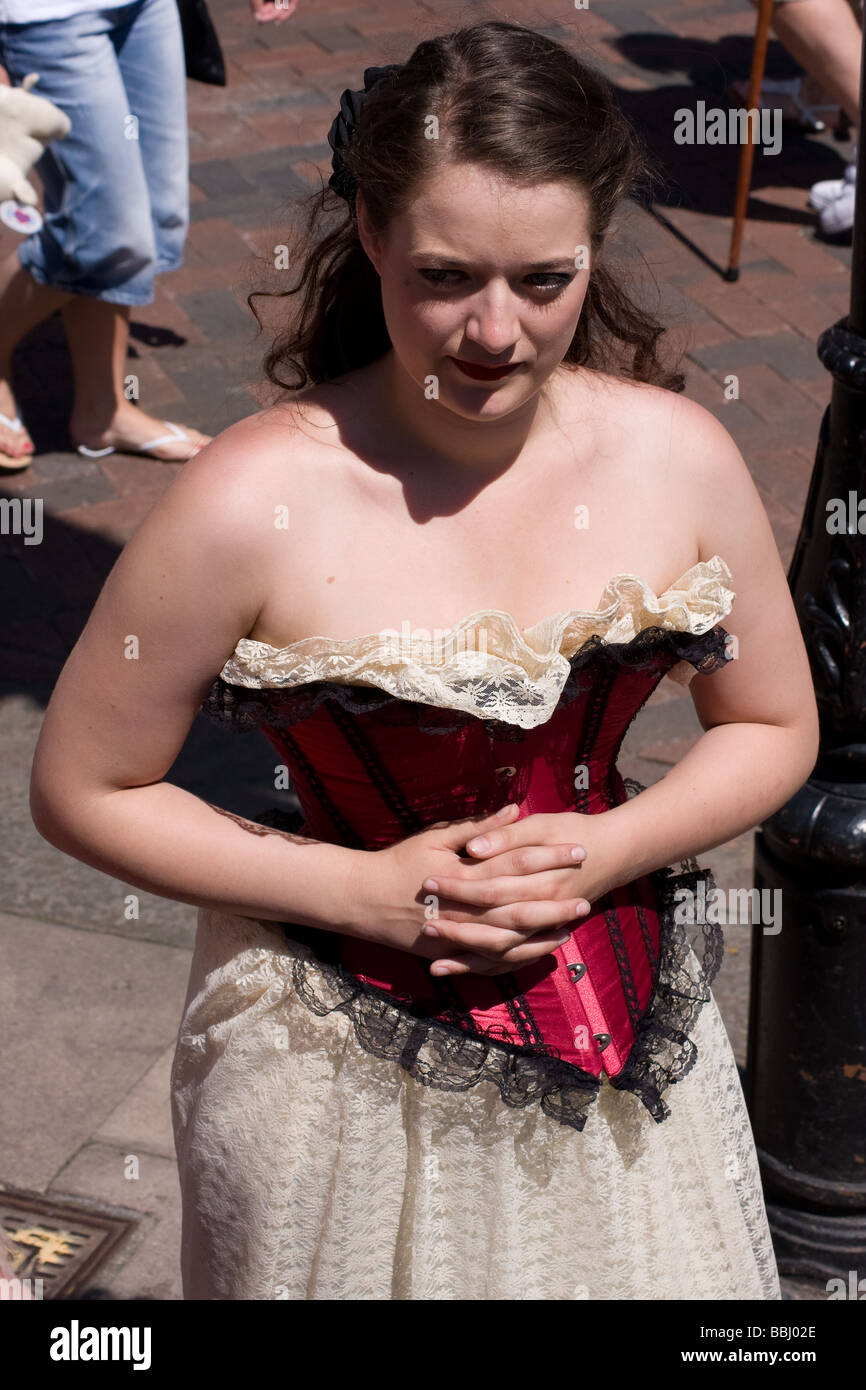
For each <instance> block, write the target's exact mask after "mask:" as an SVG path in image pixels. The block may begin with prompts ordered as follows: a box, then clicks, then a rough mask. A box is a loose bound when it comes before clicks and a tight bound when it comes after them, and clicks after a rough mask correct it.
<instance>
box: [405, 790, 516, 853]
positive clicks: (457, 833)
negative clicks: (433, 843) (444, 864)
mask: <svg viewBox="0 0 866 1390" xmlns="http://www.w3.org/2000/svg"><path fill="white" fill-rule="evenodd" d="M519 813H520V807H519V806H518V805H517V803H516V802H514V801H511V802H509V804H508V805H507V806H503V807H501V809H500V810H498V811H494V812H493V813H492V814H491V815H489V816H472V817H467V818H466V819H465V820H456V821H439V822H437V823H436V825H435V826H428V827H427V829H428V830H433V829H436V830H440V831H442V835H441V844H442V845H443V846H444V847H445V848H446V849H453V850H462V849H463V847H464V845H465V844H466V841H467V840H471V839H472V838H473V836H476V835H483V834H485V833H486V832H487V831H488V830H494V829H496V828H498V827H499V826H502V825H510V824H511V822H512V821H514V820H516V819H517V818H518V816H519Z"/></svg>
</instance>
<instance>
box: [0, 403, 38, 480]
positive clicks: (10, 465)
mask: <svg viewBox="0 0 866 1390" xmlns="http://www.w3.org/2000/svg"><path fill="white" fill-rule="evenodd" d="M0 424H3V425H5V426H6V427H7V429H10V430H14V431H15V433H16V434H17V433H18V432H19V431H20V430H23V429H24V421H23V420H22V419H21V416H20V415H16V416H15V419H14V420H10V419H9V416H8V415H4V414H3V412H2V410H0ZM32 462H33V451H32V450H31V452H30V453H29V454H7V453H6V450H5V449H0V468H5V469H8V470H9V472H12V471H13V470H14V469H16V468H27V467H28V466H29V465H30V464H31V463H32Z"/></svg>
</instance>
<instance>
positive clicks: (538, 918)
mask: <svg viewBox="0 0 866 1390" xmlns="http://www.w3.org/2000/svg"><path fill="white" fill-rule="evenodd" d="M590 910H591V909H590V905H589V903H588V902H587V901H586V899H585V898H568V899H566V900H565V901H564V902H548V903H525V904H523V903H521V904H518V905H517V907H516V908H512V909H503V919H502V921H501V922H499V923H495V922H491V920H490V914H488V915H487V917H486V918H485V920H484V921H483V922H456V921H454V920H453V919H452V918H450V917H436V918H434V920H433V921H430V922H426V923H425V924H424V928H423V935H424V936H426V937H429V938H430V940H431V941H433V940H439V941H442V942H445V941H450V942H453V943H454V945H455V946H458V947H459V948H460V949H461V950H464V951H473V950H480V951H487V950H489V951H491V952H493V953H496V952H499V951H501V950H502V949H504V948H507V946H509V945H511V946H516V945H519V944H522V943H525V942H526V940H527V933H530V934H531V935H532V936H533V939H543V935H542V934H543V933H544V932H545V929H547V933H548V935H550V934H551V931H552V932H563V931H564V932H566V933H567V934H568V933H570V932H571V931H573V930H574V928H575V926H577V924H578V923H579V922H580V921H582V920H583V918H584V917H586V916H587V915H588V913H589V912H590ZM506 913H508V920H506Z"/></svg>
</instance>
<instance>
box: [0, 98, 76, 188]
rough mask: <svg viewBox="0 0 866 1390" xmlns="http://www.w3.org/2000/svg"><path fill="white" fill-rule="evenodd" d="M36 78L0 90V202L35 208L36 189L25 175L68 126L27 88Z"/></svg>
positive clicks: (64, 118)
mask: <svg viewBox="0 0 866 1390" xmlns="http://www.w3.org/2000/svg"><path fill="white" fill-rule="evenodd" d="M38 81H39V75H38V73H35V72H29V73H28V74H27V76H26V77H25V78H24V81H23V82H22V83H21V86H20V87H7V86H6V85H5V84H4V85H3V86H0V201H3V200H5V199H7V198H13V199H14V200H15V202H17V203H24V204H26V205H27V206H28V207H35V206H36V204H37V202H38V201H39V199H38V197H37V194H36V189H35V188H34V187H33V185H32V183H30V182H29V180H28V178H27V175H28V173H29V172H30V170H31V169H32V168H33V165H34V164H35V163H36V161H37V159H39V157H40V156H41V154H42V151H43V150H44V148H45V146H46V145H47V144H49V142H50V141H52V140H64V139H65V138H66V136H67V135H68V134H69V130H70V127H71V124H72V122H71V121H70V119H69V117H68V116H67V115H66V114H65V113H64V112H63V111H61V110H60V109H59V107H57V106H55V105H54V104H53V102H50V101H48V100H46V98H45V97H37V96H34V95H33V93H32V92H31V90H30V89H31V87H33V85H34V84H35V83H36V82H38Z"/></svg>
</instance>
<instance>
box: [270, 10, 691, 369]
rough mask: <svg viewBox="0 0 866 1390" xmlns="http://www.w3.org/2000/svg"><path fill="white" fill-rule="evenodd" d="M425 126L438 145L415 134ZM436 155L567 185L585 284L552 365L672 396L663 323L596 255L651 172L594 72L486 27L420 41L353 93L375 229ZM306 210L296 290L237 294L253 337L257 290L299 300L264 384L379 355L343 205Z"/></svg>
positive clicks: (381, 319)
mask: <svg viewBox="0 0 866 1390" xmlns="http://www.w3.org/2000/svg"><path fill="white" fill-rule="evenodd" d="M360 85H361V83H360V81H359V83H358V86H359V87H360ZM430 116H436V117H437V118H438V122H439V133H440V137H442V138H439V139H427V138H425V122H426V120H427V118H429V117H430ZM443 161H444V162H451V161H466V162H468V163H474V164H480V165H483V166H485V167H487V168H490V169H492V170H494V171H496V172H497V173H499V174H501V175H503V176H505V177H507V178H509V179H511V180H513V181H515V182H517V183H518V184H520V185H523V186H527V185H532V184H535V183H539V182H548V181H553V180H565V181H568V182H574V183H576V184H577V185H578V186H579V187H580V188H581V190H582V191H583V192H584V194H585V196H586V197H587V198H588V202H589V207H590V247H589V252H590V254H589V266H590V276H589V285H588V288H587V292H586V297H585V300H584V303H583V307H582V310H581V314H580V318H579V320H578V323H577V327H576V329H575V333H574V337H573V338H572V341H571V343H570V345H569V348H568V351H567V352H566V354H565V357H564V359H563V362H564V363H565V364H573V365H575V366H585V367H589V368H595V369H597V370H601V371H607V372H611V373H613V374H614V375H618V376H623V377H628V378H631V379H632V380H635V381H644V382H650V383H653V384H654V385H657V386H662V387H665V388H667V389H669V390H672V391H682V390H683V389H684V386H685V377H684V376H683V375H682V373H680V372H679V371H677V370H674V369H673V367H670V368H668V367H666V366H665V365H664V364H663V363H662V362H661V360H660V358H659V353H658V340H659V338H660V337H661V336H662V334H663V333H665V332H666V331H667V329H666V327H665V326H664V325H663V324H662V323H661V322H659V320H657V319H655V318H653V317H652V315H651V314H650V313H648V312H646V311H645V310H644V309H643V308H641V307H639V306H638V305H637V304H636V303H635V302H634V301H633V299H632V298H630V296H629V294H628V293H627V291H626V289H625V288H624V287H623V284H622V276H621V275H618V274H615V273H614V271H613V270H611V269H610V267H609V266H608V265H606V264H605V263H604V260H603V258H602V248H603V246H604V242H605V237H606V234H607V232H608V229H609V227H610V224H611V219H612V217H613V215H614V212H615V211H616V209H617V207H618V205H619V204H620V202H621V200H622V199H623V198H625V197H627V196H640V193H641V191H642V186H643V183H644V181H645V180H646V179H647V178H655V177H658V176H659V174H660V171H659V169H658V168H657V166H656V165H655V164H654V163H653V162H652V161H651V160H650V158H649V156H648V155H647V153H646V149H645V147H644V145H643V142H642V141H641V139H640V138H639V136H638V134H637V132H636V130H635V129H634V127H633V126H632V124H631V123H630V122H629V120H628V119H627V117H626V116H625V114H624V113H623V111H622V110H621V108H620V106H619V104H618V102H617V100H616V96H615V93H614V89H613V86H612V85H611V83H610V82H609V81H608V80H607V78H605V77H604V76H603V75H602V74H601V73H600V72H599V71H598V70H597V69H595V68H594V67H592V66H590V65H589V64H588V63H586V62H584V61H583V60H582V59H580V58H578V57H576V56H575V54H573V53H571V52H570V51H569V50H568V49H567V48H564V47H563V46H562V45H561V44H559V43H556V42H555V41H554V40H552V39H549V38H547V37H546V36H545V35H543V34H539V33H537V32H536V31H534V30H532V29H527V28H524V27H523V26H521V25H517V24H510V23H506V22H504V21H500V20H493V21H490V22H487V23H482V24H474V25H472V26H471V27H468V28H464V29H459V30H458V31H456V32H455V33H452V34H443V35H440V36H438V37H436V38H431V39H425V40H424V41H423V42H422V43H419V44H418V46H417V47H416V48H415V50H414V52H413V53H412V55H411V57H410V58H409V59H408V60H407V62H405V63H404V64H402V65H401V66H400V67H399V69H398V70H397V71H396V72H391V73H389V74H388V75H387V76H386V77H385V78H384V79H383V80H382V81H381V82H380V83H379V84H378V85H377V86H376V87H374V88H373V90H372V91H371V92H370V93H369V95H368V96H367V97H366V98H365V99H364V102H363V105H362V107H361V113H360V116H359V119H358V122H357V127H356V130H355V134H354V137H353V139H352V141H351V143H350V144H349V145H348V147H346V148H345V150H344V166H345V169H346V170H347V172H348V173H349V175H350V176H351V177H352V178H353V179H354V180H355V183H356V185H357V187H358V188H360V190H361V192H362V195H363V199H364V203H365V206H366V208H367V210H368V213H369V218H370V222H371V224H372V226H373V227H374V228H375V229H376V231H378V232H380V233H383V232H385V231H386V230H387V228H388V225H389V223H390V222H391V219H392V218H394V217H397V216H399V215H400V214H401V212H402V211H403V210H404V209H405V208H406V207H407V206H408V205H409V204H410V203H411V201H412V198H413V196H414V194H415V190H416V189H417V188H418V187H419V186H420V184H421V181H422V180H423V179H424V178H425V176H427V175H428V174H429V173H430V172H431V171H432V170H433V169H434V168H435V167H436V166H437V165H440V164H441V163H442V162H443ZM304 201H307V202H308V213H307V218H306V226H305V228H304V230H302V231H298V232H297V233H296V241H295V254H293V255H292V256H291V257H290V263H291V264H300V274H299V278H298V280H297V283H296V284H294V285H292V286H291V287H290V288H288V289H282V290H265V289H258V290H254V291H253V292H252V293H251V294H249V295H248V296H247V304H248V305H249V308H250V310H251V311H252V313H253V315H254V317H255V319H256V322H257V323H258V325H259V329H260V330H262V329H263V327H264V325H263V323H262V320H261V319H260V318H259V315H258V313H257V312H256V308H255V305H254V304H253V302H252V301H253V300H254V299H255V298H256V297H257V296H259V295H266V296H268V297H270V298H283V297H285V296H294V295H300V296H301V298H300V300H299V302H298V304H297V305H296V306H294V307H295V310H296V312H295V313H294V315H293V316H292V318H291V321H290V322H289V323H286V324H284V325H283V326H282V327H281V328H280V331H279V332H278V334H277V336H276V338H275V339H274V340H273V342H272V345H271V348H270V351H269V352H268V354H267V357H266V358H265V362H264V370H265V374H266V376H267V378H268V380H269V381H270V382H271V383H273V385H275V386H278V387H283V388H285V389H287V390H289V391H293V392H294V391H298V390H302V389H303V388H304V387H306V386H307V385H309V384H315V383H319V382H324V381H333V380H334V379H335V378H337V377H340V376H342V375H343V374H344V373H346V372H351V371H354V370H356V369H357V368H359V367H363V366H366V365H367V364H368V363H370V362H373V361H375V360H376V359H377V358H378V357H381V356H382V354H383V353H385V352H387V351H388V349H389V348H390V347H391V339H390V337H389V335H388V330H387V327H386V325H385V316H384V313H383V311H382V298H381V292H380V283H379V276H378V274H377V272H376V270H375V269H374V267H373V266H372V264H371V262H370V261H369V259H368V257H367V255H366V253H365V251H364V249H363V247H362V245H361V242H360V240H359V238H358V228H357V221H356V217H355V213H354V208H353V207H352V206H350V205H349V204H347V203H346V202H345V201H344V200H343V199H342V198H340V197H339V196H338V195H337V194H336V193H335V192H334V191H333V190H332V189H331V188H329V187H328V186H327V184H324V185H323V187H322V188H321V189H318V190H316V191H315V192H314V193H312V194H311V195H309V199H308V200H302V203H303V202H304ZM334 214H336V224H335V225H331V226H330V227H328V226H327V225H326V223H327V221H328V219H329V217H332V216H333V215H334ZM681 356H682V353H680V355H679V357H681ZM679 357H678V359H677V361H679ZM287 376H288V379H287Z"/></svg>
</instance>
